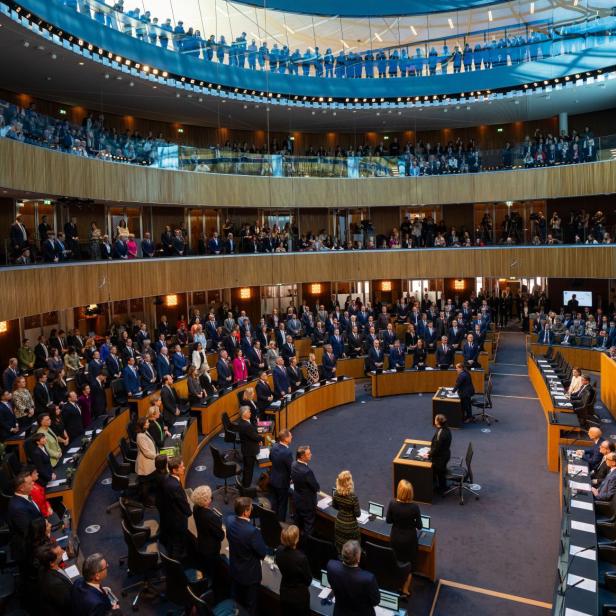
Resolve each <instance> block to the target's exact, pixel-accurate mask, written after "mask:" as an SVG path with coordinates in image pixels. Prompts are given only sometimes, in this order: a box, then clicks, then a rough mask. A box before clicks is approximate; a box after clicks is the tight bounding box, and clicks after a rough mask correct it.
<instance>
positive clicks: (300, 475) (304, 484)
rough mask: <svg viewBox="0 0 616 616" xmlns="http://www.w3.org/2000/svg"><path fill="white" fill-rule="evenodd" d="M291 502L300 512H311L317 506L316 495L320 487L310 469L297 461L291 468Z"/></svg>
mask: <svg viewBox="0 0 616 616" xmlns="http://www.w3.org/2000/svg"><path fill="white" fill-rule="evenodd" d="M291 481H292V482H293V502H294V503H295V508H296V509H298V510H300V511H311V510H313V509H314V508H315V507H316V506H317V494H318V492H319V490H320V489H321V487H320V486H319V482H318V481H317V479H316V477H315V476H314V473H313V472H312V469H311V468H310V467H309V466H308V465H307V464H304V463H302V462H298V461H297V460H296V461H295V462H293V464H292V466H291Z"/></svg>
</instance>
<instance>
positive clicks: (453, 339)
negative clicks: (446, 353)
mask: <svg viewBox="0 0 616 616" xmlns="http://www.w3.org/2000/svg"><path fill="white" fill-rule="evenodd" d="M463 336H464V330H463V329H462V328H461V327H458V328H457V329H456V331H454V329H453V327H450V328H449V332H448V333H447V339H448V340H449V344H458V345H459V344H461V343H462V337H463Z"/></svg>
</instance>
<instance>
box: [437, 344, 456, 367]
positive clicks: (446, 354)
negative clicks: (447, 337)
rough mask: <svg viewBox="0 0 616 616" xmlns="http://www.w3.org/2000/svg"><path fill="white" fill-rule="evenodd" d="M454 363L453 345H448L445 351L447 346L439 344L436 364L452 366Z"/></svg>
mask: <svg viewBox="0 0 616 616" xmlns="http://www.w3.org/2000/svg"><path fill="white" fill-rule="evenodd" d="M452 363H453V349H452V348H451V346H449V345H447V350H446V351H445V348H444V347H443V345H442V344H439V345H438V347H436V365H437V366H441V365H447V366H451V364H452Z"/></svg>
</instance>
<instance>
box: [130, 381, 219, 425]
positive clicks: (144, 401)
mask: <svg viewBox="0 0 616 616" xmlns="http://www.w3.org/2000/svg"><path fill="white" fill-rule="evenodd" d="M213 378H214V377H212V379H213ZM173 389H175V391H176V393H177V395H178V396H179V397H180V398H188V379H187V378H186V377H182V378H181V379H178V380H177V381H174V382H173ZM160 394H161V388H158V389H155V390H154V391H153V392H152V393H150V394H148V395H147V396H141V397H140V398H129V399H128V403H129V404H130V405H131V406H133V407H134V408H136V409H137V417H145V416H146V414H147V412H148V409H149V408H150V407H151V406H152V405H153V404H154V400H155V399H156V398H160Z"/></svg>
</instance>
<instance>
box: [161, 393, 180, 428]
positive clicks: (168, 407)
mask: <svg viewBox="0 0 616 616" xmlns="http://www.w3.org/2000/svg"><path fill="white" fill-rule="evenodd" d="M160 399H161V401H162V403H163V419H164V421H165V423H166V424H167V425H168V426H172V425H173V423H174V422H175V420H176V418H177V415H176V414H175V412H176V410H177V409H178V408H179V406H180V401H179V400H178V397H177V395H176V393H175V389H173V387H169V386H168V385H165V386H164V387H163V388H162V389H161V390H160ZM180 410H181V409H180Z"/></svg>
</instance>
